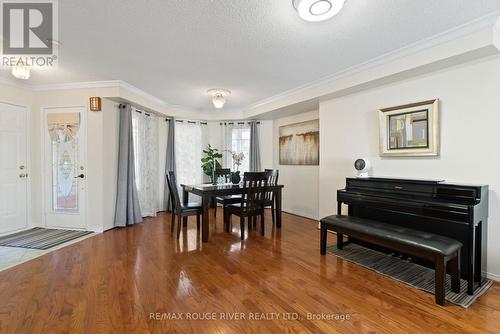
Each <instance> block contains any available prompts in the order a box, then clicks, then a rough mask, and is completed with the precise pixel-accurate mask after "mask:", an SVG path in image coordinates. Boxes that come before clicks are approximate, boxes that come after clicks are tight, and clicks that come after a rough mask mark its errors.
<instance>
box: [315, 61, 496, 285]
mask: <svg viewBox="0 0 500 334" xmlns="http://www.w3.org/2000/svg"><path fill="white" fill-rule="evenodd" d="M434 98H439V99H440V109H441V110H440V112H441V154H440V156H439V157H434V158H381V157H379V155H378V154H379V151H378V145H379V137H378V116H377V110H378V109H379V108H383V107H390V106H395V105H401V104H406V103H411V102H418V101H422V100H428V99H434ZM320 120H321V121H320V138H321V154H320V160H321V166H320V180H321V184H320V192H319V194H320V216H322V217H323V216H326V215H330V214H333V213H335V212H336V193H335V190H336V189H340V188H343V187H344V185H345V178H346V177H348V176H353V175H354V170H353V162H354V160H355V159H356V158H358V157H367V158H369V159H370V160H371V161H372V164H373V174H374V175H375V176H399V177H409V178H412V177H424V178H434V179H436V178H439V179H441V178H442V179H446V180H447V181H451V182H457V183H460V182H462V183H478V184H489V186H490V192H489V226H488V264H487V266H488V267H487V271H488V272H489V273H490V274H493V275H496V276H492V277H496V278H497V279H498V278H500V243H499V242H498V240H500V225H499V220H500V200H499V195H498V191H500V174H499V173H498V171H499V170H500V153H499V152H500V150H499V149H498V147H497V145H498V143H500V131H499V129H500V125H499V124H500V57H498V56H495V57H491V58H488V59H483V60H481V61H476V62H474V63H469V64H464V65H461V66H459V67H454V68H450V69H447V70H443V71H440V72H435V73H433V74H430V75H426V76H422V77H418V78H413V79H411V80H406V81H402V82H399V83H397V84H392V85H389V86H385V87H381V88H377V89H373V90H369V91H365V92H362V93H358V94H355V95H350V96H345V97H342V98H338V99H333V100H329V101H324V102H321V103H320Z"/></svg>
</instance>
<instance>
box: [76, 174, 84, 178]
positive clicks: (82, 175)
mask: <svg viewBox="0 0 500 334" xmlns="http://www.w3.org/2000/svg"><path fill="white" fill-rule="evenodd" d="M84 178H85V175H84V174H80V175H78V176H75V179H84Z"/></svg>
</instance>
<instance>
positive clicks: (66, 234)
mask: <svg viewBox="0 0 500 334" xmlns="http://www.w3.org/2000/svg"><path fill="white" fill-rule="evenodd" d="M91 233H94V232H91V231H74V230H58V229H48V228H41V227H35V228H32V229H30V230H26V231H21V232H18V233H14V234H11V235H7V236H4V237H0V246H7V247H20V248H31V249H49V248H52V247H55V246H59V245H60V244H63V243H65V242H68V241H71V240H74V239H77V238H80V237H83V236H85V235H88V234H91Z"/></svg>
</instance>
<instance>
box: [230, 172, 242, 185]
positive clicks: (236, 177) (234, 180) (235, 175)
mask: <svg viewBox="0 0 500 334" xmlns="http://www.w3.org/2000/svg"><path fill="white" fill-rule="evenodd" d="M240 181H241V176H240V172H239V171H237V172H234V173H231V182H232V183H233V184H238V183H240Z"/></svg>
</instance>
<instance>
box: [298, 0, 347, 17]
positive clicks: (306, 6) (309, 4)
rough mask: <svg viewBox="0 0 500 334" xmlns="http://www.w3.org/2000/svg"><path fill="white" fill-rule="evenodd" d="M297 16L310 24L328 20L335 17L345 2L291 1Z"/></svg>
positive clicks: (328, 0) (343, 0)
mask: <svg viewBox="0 0 500 334" xmlns="http://www.w3.org/2000/svg"><path fill="white" fill-rule="evenodd" d="M292 2H293V7H294V8H295V9H296V10H297V12H298V13H299V16H300V17H301V18H302V19H304V20H306V21H310V22H319V21H324V20H328V19H329V18H332V17H334V16H335V15H337V14H338V13H339V12H340V10H341V9H342V7H344V3H345V0H292Z"/></svg>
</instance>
